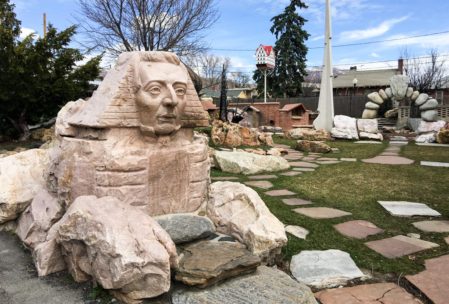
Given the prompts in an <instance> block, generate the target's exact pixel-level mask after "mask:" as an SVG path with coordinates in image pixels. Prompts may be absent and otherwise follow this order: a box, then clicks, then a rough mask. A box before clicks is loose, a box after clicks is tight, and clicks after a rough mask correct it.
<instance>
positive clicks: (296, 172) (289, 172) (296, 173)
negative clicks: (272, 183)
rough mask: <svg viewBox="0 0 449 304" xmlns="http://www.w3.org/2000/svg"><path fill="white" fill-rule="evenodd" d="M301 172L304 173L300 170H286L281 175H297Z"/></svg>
mask: <svg viewBox="0 0 449 304" xmlns="http://www.w3.org/2000/svg"><path fill="white" fill-rule="evenodd" d="M300 174H302V172H299V171H288V172H285V173H281V174H280V175H283V176H296V175H300Z"/></svg>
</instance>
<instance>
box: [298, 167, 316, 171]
mask: <svg viewBox="0 0 449 304" xmlns="http://www.w3.org/2000/svg"><path fill="white" fill-rule="evenodd" d="M293 170H295V171H300V172H313V171H315V169H313V168H300V167H295V168H293Z"/></svg>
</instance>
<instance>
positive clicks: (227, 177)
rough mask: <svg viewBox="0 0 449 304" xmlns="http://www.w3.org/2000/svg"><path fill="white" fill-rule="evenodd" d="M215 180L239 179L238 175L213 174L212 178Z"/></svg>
mask: <svg viewBox="0 0 449 304" xmlns="http://www.w3.org/2000/svg"><path fill="white" fill-rule="evenodd" d="M211 179H212V180H213V181H230V180H238V179H239V178H238V177H237V176H213V177H212V178H211Z"/></svg>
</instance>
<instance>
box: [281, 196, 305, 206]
mask: <svg viewBox="0 0 449 304" xmlns="http://www.w3.org/2000/svg"><path fill="white" fill-rule="evenodd" d="M282 202H283V203H284V204H286V205H289V206H303V205H310V204H312V202H311V201H307V200H304V199H301V198H284V199H283V200H282Z"/></svg>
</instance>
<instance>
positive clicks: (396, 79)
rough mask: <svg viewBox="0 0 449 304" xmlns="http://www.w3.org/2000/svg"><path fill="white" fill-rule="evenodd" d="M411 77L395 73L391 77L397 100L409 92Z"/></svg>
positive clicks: (393, 92)
mask: <svg viewBox="0 0 449 304" xmlns="http://www.w3.org/2000/svg"><path fill="white" fill-rule="evenodd" d="M409 82H410V78H409V77H408V76H406V75H395V76H393V77H391V78H390V88H391V93H392V94H393V96H394V98H395V99H396V100H402V99H404V98H405V94H407V88H408V84H409Z"/></svg>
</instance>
